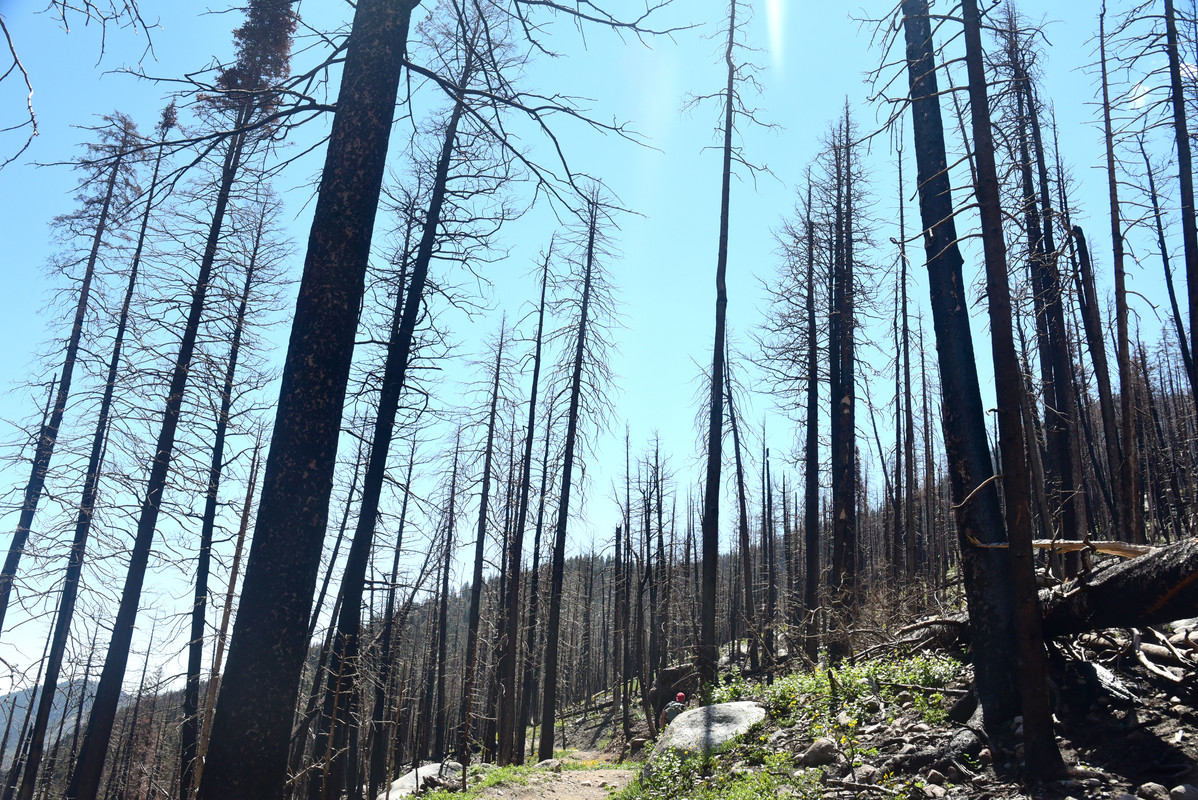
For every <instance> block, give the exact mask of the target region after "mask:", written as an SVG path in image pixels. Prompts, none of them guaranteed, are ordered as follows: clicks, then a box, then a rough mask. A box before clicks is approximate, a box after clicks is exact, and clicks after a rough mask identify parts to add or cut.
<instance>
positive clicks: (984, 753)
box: [978, 747, 993, 766]
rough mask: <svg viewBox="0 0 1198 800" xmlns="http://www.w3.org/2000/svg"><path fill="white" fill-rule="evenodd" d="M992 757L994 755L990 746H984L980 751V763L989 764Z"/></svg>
mask: <svg viewBox="0 0 1198 800" xmlns="http://www.w3.org/2000/svg"><path fill="white" fill-rule="evenodd" d="M992 759H993V756H991V755H990V748H989V747H983V748H982V749H981V751H980V752H979V753H978V763H979V764H982V765H983V766H984V765H986V764H989V763H990V761H991V760H992Z"/></svg>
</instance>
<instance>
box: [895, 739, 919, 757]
mask: <svg viewBox="0 0 1198 800" xmlns="http://www.w3.org/2000/svg"><path fill="white" fill-rule="evenodd" d="M918 749H919V748H918V747H916V746H915V745H913V744H911V743H910V742H903V746H902V747H900V748H899V751H898V754H899V755H900V756H907V755H910V754H912V753H914V752H915V751H916V750H918Z"/></svg>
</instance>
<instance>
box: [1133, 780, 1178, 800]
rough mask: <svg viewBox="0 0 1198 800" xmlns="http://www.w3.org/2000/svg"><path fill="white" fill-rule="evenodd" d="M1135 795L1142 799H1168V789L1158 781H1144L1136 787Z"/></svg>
mask: <svg viewBox="0 0 1198 800" xmlns="http://www.w3.org/2000/svg"><path fill="white" fill-rule="evenodd" d="M1136 797H1140V798H1143V800H1170V797H1169V790H1168V789H1166V788H1165V787H1164V786H1161V785H1160V784H1159V783H1146V784H1144V785H1143V786H1141V787H1140V788H1139V789H1136Z"/></svg>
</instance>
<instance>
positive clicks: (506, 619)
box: [496, 242, 619, 767]
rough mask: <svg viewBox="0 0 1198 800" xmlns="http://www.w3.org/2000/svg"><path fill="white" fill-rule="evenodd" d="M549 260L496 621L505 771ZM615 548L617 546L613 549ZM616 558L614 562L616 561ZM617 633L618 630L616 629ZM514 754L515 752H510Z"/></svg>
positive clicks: (509, 758) (509, 759)
mask: <svg viewBox="0 0 1198 800" xmlns="http://www.w3.org/2000/svg"><path fill="white" fill-rule="evenodd" d="M552 256H553V243H552V242H550V244H549V252H547V253H546V254H545V261H544V264H543V266H542V269H541V303H540V305H539V306H538V307H537V336H536V341H535V344H534V349H533V357H532V387H531V389H530V390H529V397H528V424H527V425H526V427H525V433H524V455H523V458H522V460H521V466H520V499H519V502H518V505H517V508H516V527H515V532H514V533H513V536H512V541H511V545H510V547H511V554H510V556H509V565H508V580H507V596H506V597H505V598H503V604H502V607H501V609H500V617H499V646H500V656H499V663H498V665H497V667H496V681H497V682H498V684H499V709H498V729H499V747H498V750H499V753H498V756H499V758H498V761H499V766H501V767H506V766H507V765H508V764H511V763H513V762H514V760H515V759H514V757H515V754H516V753H519V752H520V751H521V750H522V748H523V744H521V746H520V747H516V746H515V740H516V730H515V728H516V724H517V723H518V724H519V725H520V726H521V727H523V726H524V721H523V720H517V719H516V652H517V644H518V642H519V637H518V636H517V632H518V630H519V621H520V561H521V558H522V556H523V550H524V527H525V522H526V520H527V519H528V496H529V493H530V492H529V490H530V489H531V484H532V445H533V440H534V439H535V438H536V436H535V434H536V422H537V392H538V389H539V388H540V386H539V384H540V380H541V343H542V337H543V335H544V332H545V293H546V290H547V289H548V286H549V261H550V259H551V258H552ZM618 547H619V545H618V544H617V548H618ZM618 558H619V557H618V556H617V560H618ZM617 629H618V626H617ZM513 751H515V752H513Z"/></svg>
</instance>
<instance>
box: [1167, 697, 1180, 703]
mask: <svg viewBox="0 0 1198 800" xmlns="http://www.w3.org/2000/svg"><path fill="white" fill-rule="evenodd" d="M1169 702H1170V703H1173V704H1174V705H1176V704H1178V703H1180V702H1181V698H1180V697H1178V696H1177V695H1173V696H1172V697H1170V698H1169Z"/></svg>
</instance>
